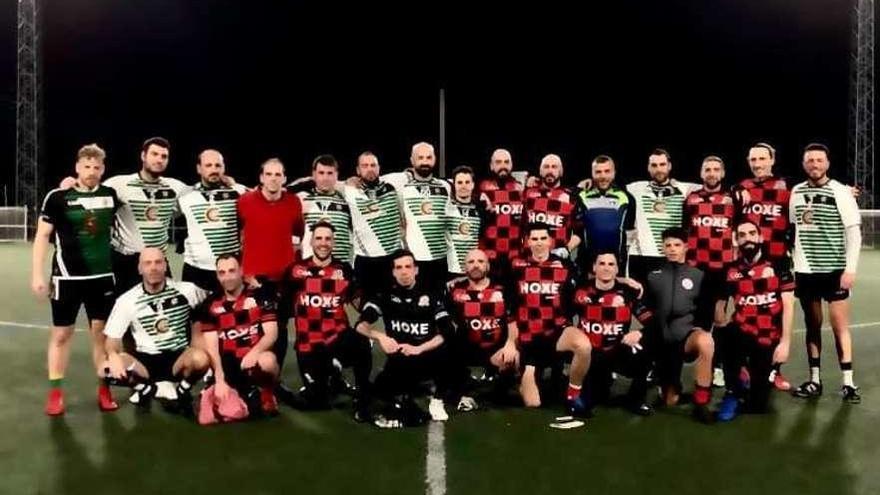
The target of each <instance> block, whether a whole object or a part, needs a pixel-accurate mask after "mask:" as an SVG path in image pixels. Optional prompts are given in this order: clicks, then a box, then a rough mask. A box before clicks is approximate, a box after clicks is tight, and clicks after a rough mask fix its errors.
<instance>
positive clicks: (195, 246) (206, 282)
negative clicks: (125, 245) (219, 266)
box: [178, 149, 246, 291]
mask: <svg viewBox="0 0 880 495" xmlns="http://www.w3.org/2000/svg"><path fill="white" fill-rule="evenodd" d="M196 172H198V174H199V178H200V180H199V182H198V183H197V184H196V185H195V186H194V187H193V189H192V190H191V191H190V192H187V193H185V194H184V195H183V196H181V197H180V199H179V200H178V205H179V208H180V211H181V213H183V216H184V218H186V230H187V231H186V236H185V238H184V239H183V247H184V251H183V276H182V277H181V278H182V279H183V280H184V281H186V282H192V283H194V284H196V285H198V286H199V287H201V288H202V289H204V290H206V291H212V290H215V289H219V288H220V286H219V285H218V284H219V282H218V281H217V272H216V260H217V257H219V256H220V255H222V254H232V253H238V252H240V251H241V243H240V242H239V236H238V218H237V215H238V214H237V212H236V203H237V201H238V198H239V196H241V195H242V194H244V192H245V191H246V188H245V187H244V186H241V185H238V184H233V185H227V184H226V183H225V182H224V180H223V178H224V177H225V174H226V164H225V163H224V161H223V155H221V154H220V152H219V151H217V150H210V149H209V150H205V151H202V152H201V153H199V161H198V163H197V164H196ZM178 246H180V244H178Z"/></svg>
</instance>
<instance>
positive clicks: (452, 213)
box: [446, 200, 485, 273]
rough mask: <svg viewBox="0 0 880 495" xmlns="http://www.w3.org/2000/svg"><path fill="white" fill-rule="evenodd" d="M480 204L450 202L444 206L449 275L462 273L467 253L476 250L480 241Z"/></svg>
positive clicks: (483, 219) (481, 221)
mask: <svg viewBox="0 0 880 495" xmlns="http://www.w3.org/2000/svg"><path fill="white" fill-rule="evenodd" d="M481 207H482V204H480V203H459V202H458V201H455V200H452V201H450V202H449V204H448V205H447V206H446V241H447V243H448V244H449V250H448V253H447V255H446V264H447V266H448V267H449V273H464V272H465V266H464V260H465V258H466V257H467V254H468V251H470V250H472V249H476V248H477V245H478V244H479V241H480V232H482V228H483V226H484V225H483V223H484V222H485V215H484V214H483V211H482V208H481Z"/></svg>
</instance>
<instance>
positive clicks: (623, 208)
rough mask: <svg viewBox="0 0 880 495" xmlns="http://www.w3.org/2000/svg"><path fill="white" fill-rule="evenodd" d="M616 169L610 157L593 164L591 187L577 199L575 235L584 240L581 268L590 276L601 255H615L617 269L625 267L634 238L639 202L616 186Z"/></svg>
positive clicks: (605, 156)
mask: <svg viewBox="0 0 880 495" xmlns="http://www.w3.org/2000/svg"><path fill="white" fill-rule="evenodd" d="M615 175H616V167H615V165H614V160H612V159H611V157H610V156H607V155H599V156H597V157H596V158H595V159H594V160H593V163H592V175H591V180H590V185H589V187H585V188H584V189H582V190H581V191H579V192H578V194H577V196H575V207H574V213H573V214H572V216H573V218H574V226H573V230H574V233H575V234H577V236H578V237H579V238H580V240H581V244H580V249H579V250H578V257H577V261H578V265H579V266H580V269H581V272H582V273H590V272H591V271H592V269H593V260H594V259H595V258H596V255H597V254H598V253H604V252H613V253H616V254H617V256H616V257H615V259H616V260H618V261H619V263H618V266H620V267H626V248H627V245H628V244H630V243H632V240H633V239H634V238H635V235H636V231H635V221H636V210H635V208H636V201H635V199H634V198H633V197H632V194H630V193H629V192H627V191H626V189H623V188H621V187H618V186H617V184H615V182H614V177H615Z"/></svg>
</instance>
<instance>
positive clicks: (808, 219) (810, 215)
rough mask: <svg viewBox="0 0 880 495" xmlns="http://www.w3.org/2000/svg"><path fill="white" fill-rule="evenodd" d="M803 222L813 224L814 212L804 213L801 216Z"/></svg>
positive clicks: (807, 211)
mask: <svg viewBox="0 0 880 495" xmlns="http://www.w3.org/2000/svg"><path fill="white" fill-rule="evenodd" d="M801 222H802V223H805V224H807V225H810V224H812V223H813V210H806V211H804V213H803V214H802V215H801Z"/></svg>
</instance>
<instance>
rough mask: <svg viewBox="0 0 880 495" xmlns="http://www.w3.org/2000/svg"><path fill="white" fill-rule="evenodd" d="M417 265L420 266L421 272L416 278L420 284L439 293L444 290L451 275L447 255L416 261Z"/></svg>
mask: <svg viewBox="0 0 880 495" xmlns="http://www.w3.org/2000/svg"><path fill="white" fill-rule="evenodd" d="M416 266H418V267H419V274H418V276H417V277H416V279H417V280H418V281H419V282H420V284H422V285H423V286H426V287H429V288H431V290H433V291H435V292H438V293H439V292H442V291H443V289H444V288H445V287H446V281H447V280H448V279H447V277H448V275H449V267H448V266H447V264H446V257H445V256H444V257H443V258H440V259H437V260H431V261H416Z"/></svg>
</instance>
